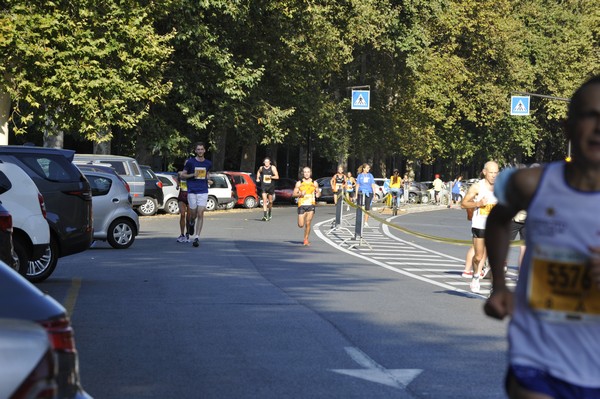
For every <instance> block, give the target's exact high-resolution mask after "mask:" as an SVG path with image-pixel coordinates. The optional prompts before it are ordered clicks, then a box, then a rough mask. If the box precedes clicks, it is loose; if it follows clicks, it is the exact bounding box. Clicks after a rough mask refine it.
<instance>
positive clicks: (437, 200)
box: [431, 174, 444, 205]
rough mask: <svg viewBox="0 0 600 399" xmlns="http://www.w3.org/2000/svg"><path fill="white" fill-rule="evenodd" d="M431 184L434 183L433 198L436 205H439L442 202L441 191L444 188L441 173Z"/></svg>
mask: <svg viewBox="0 0 600 399" xmlns="http://www.w3.org/2000/svg"><path fill="white" fill-rule="evenodd" d="M431 184H432V185H433V199H434V201H435V203H436V205H439V204H440V203H441V198H440V192H441V191H442V188H444V182H443V181H442V179H440V175H439V174H436V175H435V179H434V180H433V183H431Z"/></svg>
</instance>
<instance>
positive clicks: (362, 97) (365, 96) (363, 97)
mask: <svg viewBox="0 0 600 399" xmlns="http://www.w3.org/2000/svg"><path fill="white" fill-rule="evenodd" d="M370 94H371V92H370V91H369V90H352V109H369V100H370V97H371V95H370Z"/></svg>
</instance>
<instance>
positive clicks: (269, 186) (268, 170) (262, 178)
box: [256, 157, 279, 222]
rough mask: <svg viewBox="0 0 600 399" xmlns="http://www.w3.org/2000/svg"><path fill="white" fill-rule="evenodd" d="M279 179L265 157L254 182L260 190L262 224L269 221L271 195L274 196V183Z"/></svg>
mask: <svg viewBox="0 0 600 399" xmlns="http://www.w3.org/2000/svg"><path fill="white" fill-rule="evenodd" d="M277 179H279V173H278V172H277V168H276V167H275V165H271V158H269V157H267V158H265V160H264V161H263V166H261V167H260V168H258V171H257V172H256V181H257V182H260V190H261V196H262V201H263V212H264V216H263V218H262V220H263V222H266V221H268V220H271V211H272V210H273V194H275V182H273V180H277Z"/></svg>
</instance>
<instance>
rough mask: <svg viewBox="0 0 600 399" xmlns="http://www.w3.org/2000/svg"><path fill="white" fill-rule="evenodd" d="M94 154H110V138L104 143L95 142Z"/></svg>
mask: <svg viewBox="0 0 600 399" xmlns="http://www.w3.org/2000/svg"><path fill="white" fill-rule="evenodd" d="M93 151H94V154H102V155H108V154H110V140H109V141H103V142H102V143H94V149H93Z"/></svg>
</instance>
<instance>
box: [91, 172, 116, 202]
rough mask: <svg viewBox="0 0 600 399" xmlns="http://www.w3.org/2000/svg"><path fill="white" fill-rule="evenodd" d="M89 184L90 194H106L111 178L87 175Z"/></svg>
mask: <svg viewBox="0 0 600 399" xmlns="http://www.w3.org/2000/svg"><path fill="white" fill-rule="evenodd" d="M86 177H87V179H88V181H89V182H90V186H91V187H92V196H94V197H96V196H99V195H106V194H108V192H109V191H110V186H111V185H112V180H111V179H109V178H106V177H103V176H95V175H87V176H86Z"/></svg>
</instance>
